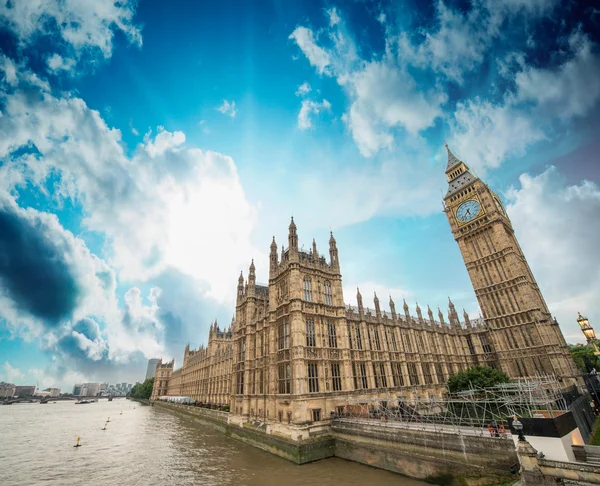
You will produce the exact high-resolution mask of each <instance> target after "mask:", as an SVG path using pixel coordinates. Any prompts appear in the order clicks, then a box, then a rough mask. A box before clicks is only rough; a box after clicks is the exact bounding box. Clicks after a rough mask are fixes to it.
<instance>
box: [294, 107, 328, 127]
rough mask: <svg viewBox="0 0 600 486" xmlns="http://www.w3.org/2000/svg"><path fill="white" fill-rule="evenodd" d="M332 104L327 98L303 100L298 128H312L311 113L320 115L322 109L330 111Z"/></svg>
mask: <svg viewBox="0 0 600 486" xmlns="http://www.w3.org/2000/svg"><path fill="white" fill-rule="evenodd" d="M330 109H331V104H330V103H329V101H327V100H323V101H321V102H320V103H319V102H318V101H311V100H302V106H301V108H300V112H299V113H298V128H300V130H308V129H309V128H312V126H313V125H312V120H311V118H310V117H311V115H318V114H319V113H320V112H322V111H329V110H330Z"/></svg>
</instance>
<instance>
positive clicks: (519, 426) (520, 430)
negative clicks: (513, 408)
mask: <svg viewBox="0 0 600 486" xmlns="http://www.w3.org/2000/svg"><path fill="white" fill-rule="evenodd" d="M512 426H513V429H515V430H516V431H517V434H519V440H520V441H526V440H527V439H525V436H524V435H523V424H522V423H521V421H520V420H519V419H518V418H517V416H516V415H515V417H514V420H513V422H512Z"/></svg>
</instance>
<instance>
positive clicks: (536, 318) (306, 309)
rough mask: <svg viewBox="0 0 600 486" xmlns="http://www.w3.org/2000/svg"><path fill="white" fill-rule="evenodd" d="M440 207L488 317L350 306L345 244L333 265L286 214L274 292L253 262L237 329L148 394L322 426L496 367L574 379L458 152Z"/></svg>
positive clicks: (518, 258) (544, 311) (215, 331)
mask: <svg viewBox="0 0 600 486" xmlns="http://www.w3.org/2000/svg"><path fill="white" fill-rule="evenodd" d="M446 148H447V151H448V164H447V168H446V176H447V180H448V191H447V193H446V195H445V197H444V211H445V213H446V216H447V218H448V222H449V223H450V229H451V231H452V235H453V236H454V239H455V240H456V242H457V243H458V246H459V248H460V251H461V253H462V256H463V259H464V262H465V265H466V268H467V271H468V273H469V277H470V278H471V282H472V284H473V288H474V290H475V295H476V297H477V300H478V302H479V306H480V308H481V312H482V314H483V318H480V319H476V320H471V319H469V316H468V315H467V313H466V312H464V311H463V314H462V318H461V316H460V315H459V313H458V312H457V310H456V309H455V307H454V305H453V303H452V302H451V301H450V300H449V301H448V311H447V314H446V315H444V313H442V312H441V311H440V310H439V309H438V312H437V313H436V315H434V312H433V311H432V310H431V309H430V308H429V306H428V307H427V308H426V309H421V308H420V307H419V306H418V305H417V307H416V309H415V313H414V314H412V313H411V311H410V309H409V307H408V305H407V304H406V302H403V303H402V304H399V306H398V308H397V307H396V304H395V303H394V302H393V301H392V299H391V298H390V301H389V308H390V311H389V312H386V311H382V310H381V306H380V302H379V298H378V296H377V295H375V296H374V298H373V307H372V308H369V307H366V306H365V305H364V303H363V296H362V295H361V293H360V291H357V295H356V299H357V305H356V306H351V305H347V303H346V302H344V297H343V294H342V273H341V263H340V261H339V258H338V248H337V242H336V240H335V238H334V237H333V234H332V235H331V237H330V239H329V258H326V257H325V256H324V255H322V254H320V253H319V252H318V251H317V246H316V244H315V242H314V240H313V243H312V249H311V250H310V251H303V250H301V249H299V246H298V233H297V227H296V224H295V222H294V220H293V218H292V221H291V223H290V225H289V233H288V241H287V248H286V247H282V248H281V250H279V247H278V245H277V244H276V242H275V238H273V242H272V243H271V247H270V265H269V283H268V286H262V285H259V284H257V283H256V274H255V268H254V263H253V262H252V264H251V265H250V268H249V273H248V278H247V279H244V276H243V275H240V277H239V280H238V285H237V299H236V310H235V317H234V319H233V320H232V322H231V326H230V327H228V328H226V329H220V328H219V326H218V325H217V323H216V322H215V323H214V324H212V325H211V328H210V333H209V339H208V344H207V345H206V346H201V347H200V348H199V349H196V350H190V349H189V345H188V347H186V349H185V352H184V358H183V364H182V366H181V368H179V369H174V362H173V361H171V362H167V363H162V362H161V363H159V365H158V366H157V369H156V376H155V382H154V390H153V394H152V398H153V399H157V398H159V397H162V396H188V397H192V398H194V399H195V400H197V401H199V402H203V403H210V404H215V405H229V407H230V417H229V419H230V421H234V422H236V421H237V422H239V423H243V422H245V421H249V420H253V419H255V418H258V419H261V420H266V421H268V422H272V423H277V422H282V423H283V424H291V426H292V427H293V426H295V425H297V426H301V425H307V424H317V423H318V422H320V421H321V420H323V419H325V418H327V417H328V416H329V414H330V413H331V412H332V411H336V410H339V407H343V406H344V405H346V404H347V403H349V401H350V400H352V401H354V400H357V401H360V400H364V401H368V400H369V399H374V398H377V399H386V398H388V399H394V398H403V397H404V398H415V397H416V396H419V397H425V398H427V397H430V398H433V397H438V396H441V395H442V394H444V393H445V391H446V383H447V380H448V377H449V376H450V375H452V374H454V373H457V372H460V371H463V370H465V369H467V368H468V367H470V366H473V365H489V366H494V367H497V368H499V369H501V370H503V371H505V372H506V373H507V374H508V376H509V377H510V378H519V377H528V376H539V375H544V374H547V375H555V376H557V377H558V378H559V380H562V381H563V383H565V385H568V384H572V383H575V382H576V381H577V377H578V375H579V372H578V371H577V369H576V367H575V364H574V362H573V360H572V358H571V356H570V354H569V351H568V348H567V344H566V342H565V339H564V337H563V334H562V332H561V330H560V328H559V326H558V323H557V322H556V320H555V319H553V318H552V316H551V314H550V312H549V310H548V307H547V306H546V302H545V301H544V298H543V296H542V294H541V292H540V289H539V287H538V284H537V282H536V280H535V278H534V276H533V274H532V272H531V270H530V268H529V265H528V263H527V260H526V259H525V255H524V254H523V252H522V250H521V248H520V246H519V243H518V241H517V238H516V236H515V234H514V230H513V227H512V224H511V221H510V219H509V217H508V215H507V214H506V211H505V209H504V207H503V205H502V202H501V201H500V198H499V197H498V196H497V195H496V194H495V193H494V192H493V191H492V190H491V189H490V188H489V187H488V186H487V184H485V183H484V182H483V181H481V180H480V179H479V178H478V177H476V176H475V175H474V174H473V173H472V172H471V171H470V170H469V167H468V166H467V165H466V164H465V163H464V162H463V161H461V160H459V159H458V158H456V157H455V156H454V155H453V154H452V152H451V151H450V149H448V147H446Z"/></svg>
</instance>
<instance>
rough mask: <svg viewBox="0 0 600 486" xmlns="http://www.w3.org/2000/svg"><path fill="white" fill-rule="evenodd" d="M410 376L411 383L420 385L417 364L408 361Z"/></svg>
mask: <svg viewBox="0 0 600 486" xmlns="http://www.w3.org/2000/svg"><path fill="white" fill-rule="evenodd" d="M407 366H408V378H409V380H410V384H411V385H419V384H420V383H419V375H418V373H417V365H416V364H415V363H407Z"/></svg>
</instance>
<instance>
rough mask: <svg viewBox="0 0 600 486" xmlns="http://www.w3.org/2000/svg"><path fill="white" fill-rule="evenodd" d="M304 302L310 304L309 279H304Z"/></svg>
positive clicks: (310, 282)
mask: <svg viewBox="0 0 600 486" xmlns="http://www.w3.org/2000/svg"><path fill="white" fill-rule="evenodd" d="M304 300H306V301H307V302H312V300H313V299H312V280H311V279H310V278H309V277H305V278H304Z"/></svg>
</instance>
